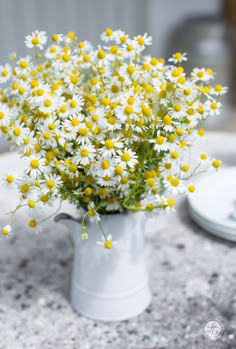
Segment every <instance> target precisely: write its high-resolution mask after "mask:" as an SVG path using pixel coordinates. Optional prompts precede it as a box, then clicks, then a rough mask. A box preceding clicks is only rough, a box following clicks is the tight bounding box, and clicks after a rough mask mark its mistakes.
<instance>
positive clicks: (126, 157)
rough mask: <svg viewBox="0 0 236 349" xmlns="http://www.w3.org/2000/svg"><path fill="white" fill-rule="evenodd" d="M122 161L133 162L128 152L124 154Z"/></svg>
mask: <svg viewBox="0 0 236 349" xmlns="http://www.w3.org/2000/svg"><path fill="white" fill-rule="evenodd" d="M121 160H122V161H124V162H129V161H130V160H131V156H130V154H129V153H128V152H127V151H125V152H124V153H123V154H122V157H121Z"/></svg>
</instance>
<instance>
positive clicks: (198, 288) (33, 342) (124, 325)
mask: <svg viewBox="0 0 236 349" xmlns="http://www.w3.org/2000/svg"><path fill="white" fill-rule="evenodd" d="M235 145H236V135H235V134H233V133H231V134H227V133H209V134H208V135H207V136H206V137H205V138H204V139H203V140H202V142H201V146H202V147H203V148H204V146H206V147H207V149H208V151H209V153H211V155H213V156H215V157H221V158H222V159H223V160H224V161H225V162H226V163H228V164H229V165H236V156H235V155H236V154H235V152H236V150H235ZM9 164H10V167H15V168H17V167H18V166H20V161H19V160H17V156H16V155H15V154H14V153H13V154H10V153H8V154H2V155H1V156H0V169H1V170H2V169H4V168H6V167H7V166H8V167H9ZM10 206H11V207H12V206H14V195H9V194H7V192H5V191H1V193H0V224H2V223H3V222H5V216H4V215H3V212H4V211H5V210H6V208H8V207H10ZM23 215H24V214H22V216H20V217H19V218H18V220H17V224H16V226H17V234H16V235H15V236H14V237H12V238H10V239H5V238H4V237H1V239H0V349H165V348H167V349H208V348H209V349H212V348H214V349H233V348H234V349H235V348H236V282H235V280H236V265H235V260H236V259H235V256H236V249H235V248H236V244H235V243H230V242H226V241H223V240H220V239H218V238H215V237H213V236H211V235H208V234H207V233H205V232H204V231H202V230H201V228H199V227H198V226H197V225H196V224H194V223H193V222H192V221H191V219H190V218H189V215H188V211H187V204H186V201H185V200H182V199H181V200H179V203H178V207H177V213H176V214H173V215H171V216H168V217H167V216H165V215H160V216H159V217H157V218H155V219H154V221H153V220H152V221H150V223H149V224H148V228H147V232H146V256H147V263H148V266H149V270H150V281H151V287H152V292H153V301H152V304H151V305H150V306H149V308H148V309H147V310H146V311H145V312H144V313H143V314H142V315H140V316H138V317H137V318H134V319H131V320H129V321H122V322H118V323H102V322H98V321H92V320H90V319H87V318H85V317H83V316H80V315H78V314H76V313H75V312H74V311H73V310H72V308H71V306H70V303H69V301H68V297H69V296H68V295H69V281H70V272H71V267H72V257H73V246H72V242H71V238H70V232H68V231H66V228H65V227H64V226H62V225H60V224H57V225H56V224H55V223H53V222H52V221H51V222H48V223H47V226H46V228H45V230H44V231H43V232H41V233H40V234H32V233H31V234H29V233H26V232H24V230H23V229H22V226H23V225H22V220H23ZM208 319H215V320H217V321H219V322H220V323H221V324H222V326H223V328H224V331H223V334H222V335H221V336H220V337H218V338H217V340H215V341H212V340H210V339H209V338H207V337H206V336H205V335H204V331H203V325H204V323H205V322H206V321H207V320H208Z"/></svg>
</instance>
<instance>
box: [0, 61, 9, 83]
mask: <svg viewBox="0 0 236 349" xmlns="http://www.w3.org/2000/svg"><path fill="white" fill-rule="evenodd" d="M11 76H12V69H11V66H10V65H9V64H5V65H1V66H0V83H1V84H2V83H3V84H4V83H5V82H7V81H8V80H9V79H10V78H11Z"/></svg>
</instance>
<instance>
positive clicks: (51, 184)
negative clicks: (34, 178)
mask: <svg viewBox="0 0 236 349" xmlns="http://www.w3.org/2000/svg"><path fill="white" fill-rule="evenodd" d="M47 186H48V188H50V189H51V188H54V187H55V181H54V180H53V179H48V180H47Z"/></svg>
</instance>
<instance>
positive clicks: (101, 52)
mask: <svg viewBox="0 0 236 349" xmlns="http://www.w3.org/2000/svg"><path fill="white" fill-rule="evenodd" d="M97 57H98V58H99V59H103V58H105V57H106V52H105V51H103V50H98V53H97Z"/></svg>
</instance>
